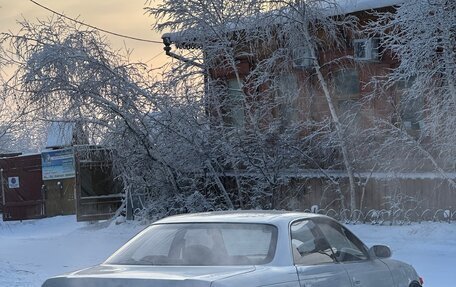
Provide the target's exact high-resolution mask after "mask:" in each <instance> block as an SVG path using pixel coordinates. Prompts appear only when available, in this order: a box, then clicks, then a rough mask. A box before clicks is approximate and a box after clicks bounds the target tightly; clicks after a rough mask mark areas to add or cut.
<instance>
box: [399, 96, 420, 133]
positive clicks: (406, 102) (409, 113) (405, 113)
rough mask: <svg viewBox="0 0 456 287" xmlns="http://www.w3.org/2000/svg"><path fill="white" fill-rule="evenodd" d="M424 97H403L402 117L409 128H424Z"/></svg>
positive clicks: (406, 127) (403, 122)
mask: <svg viewBox="0 0 456 287" xmlns="http://www.w3.org/2000/svg"><path fill="white" fill-rule="evenodd" d="M423 109H424V99H423V97H418V98H415V99H410V98H407V99H405V98H402V99H401V119H402V124H403V125H404V128H405V129H407V130H420V129H422V128H423Z"/></svg>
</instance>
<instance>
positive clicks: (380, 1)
mask: <svg viewBox="0 0 456 287" xmlns="http://www.w3.org/2000/svg"><path fill="white" fill-rule="evenodd" d="M404 1H405V0H338V1H337V2H338V3H339V5H340V9H341V11H342V12H343V13H354V12H359V11H365V10H372V9H379V8H384V7H390V6H395V5H399V4H401V3H403V2H404Z"/></svg>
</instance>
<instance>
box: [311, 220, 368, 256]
mask: <svg viewBox="0 0 456 287" xmlns="http://www.w3.org/2000/svg"><path fill="white" fill-rule="evenodd" d="M318 227H319V228H320V230H321V232H322V233H323V234H324V236H325V237H326V239H327V240H328V242H329V244H330V245H331V247H332V250H333V251H334V254H335V258H336V260H337V261H338V262H350V261H361V260H367V259H368V255H367V252H366V250H365V247H364V245H363V244H362V243H361V241H359V240H358V239H357V238H356V237H355V236H354V235H353V234H352V233H351V232H350V231H348V230H347V229H346V228H344V227H343V226H342V225H339V224H337V223H334V222H329V221H328V222H320V223H318Z"/></svg>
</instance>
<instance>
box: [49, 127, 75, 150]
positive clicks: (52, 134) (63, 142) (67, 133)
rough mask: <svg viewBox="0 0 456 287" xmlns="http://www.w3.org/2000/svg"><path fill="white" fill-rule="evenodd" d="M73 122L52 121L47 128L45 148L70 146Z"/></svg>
mask: <svg viewBox="0 0 456 287" xmlns="http://www.w3.org/2000/svg"><path fill="white" fill-rule="evenodd" d="M74 129H75V123H71V122H52V123H51V125H50V126H49V129H48V134H47V140H46V148H55V147H65V146H71V144H72V142H73V132H74Z"/></svg>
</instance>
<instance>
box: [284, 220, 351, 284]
mask: <svg viewBox="0 0 456 287" xmlns="http://www.w3.org/2000/svg"><path fill="white" fill-rule="evenodd" d="M290 235H291V248H292V254H293V261H294V265H295V266H296V270H297V273H298V278H299V283H300V285H301V287H334V286H336V285H337V286H338V287H351V283H350V279H349V277H348V274H347V272H346V270H345V269H344V267H343V266H342V264H339V263H337V262H335V261H334V254H333V253H332V251H331V248H330V246H329V244H328V242H327V241H326V239H325V238H324V236H323V234H322V233H321V231H319V230H318V228H317V226H316V224H315V223H314V222H313V221H312V220H299V221H295V222H293V223H292V224H291V226H290Z"/></svg>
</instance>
